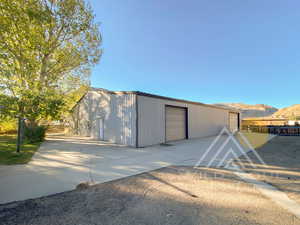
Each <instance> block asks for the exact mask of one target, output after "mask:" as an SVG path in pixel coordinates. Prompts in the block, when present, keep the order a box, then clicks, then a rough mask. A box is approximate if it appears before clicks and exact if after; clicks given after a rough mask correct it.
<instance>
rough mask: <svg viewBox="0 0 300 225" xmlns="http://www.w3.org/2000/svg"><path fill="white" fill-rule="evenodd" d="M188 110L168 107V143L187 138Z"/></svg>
mask: <svg viewBox="0 0 300 225" xmlns="http://www.w3.org/2000/svg"><path fill="white" fill-rule="evenodd" d="M186 120H187V119H186V108H179V107H173V106H166V141H176V140H182V139H185V138H186Z"/></svg>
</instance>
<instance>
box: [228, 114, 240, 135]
mask: <svg viewBox="0 0 300 225" xmlns="http://www.w3.org/2000/svg"><path fill="white" fill-rule="evenodd" d="M229 129H230V131H231V132H232V133H234V132H236V131H238V130H239V115H238V113H229Z"/></svg>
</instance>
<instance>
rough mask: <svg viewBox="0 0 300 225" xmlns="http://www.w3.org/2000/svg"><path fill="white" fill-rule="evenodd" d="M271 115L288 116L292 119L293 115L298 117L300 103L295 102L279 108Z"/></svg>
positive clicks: (299, 115)
mask: <svg viewBox="0 0 300 225" xmlns="http://www.w3.org/2000/svg"><path fill="white" fill-rule="evenodd" d="M272 117H275V118H282V117H283V118H288V119H294V117H300V104H295V105H292V106H289V107H286V108H282V109H279V110H278V111H277V112H275V113H274V114H273V115H272Z"/></svg>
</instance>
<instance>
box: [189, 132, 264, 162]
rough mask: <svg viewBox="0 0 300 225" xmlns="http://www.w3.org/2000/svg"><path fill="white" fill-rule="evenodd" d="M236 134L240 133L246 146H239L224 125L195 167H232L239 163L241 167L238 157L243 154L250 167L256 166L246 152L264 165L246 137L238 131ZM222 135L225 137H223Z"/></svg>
mask: <svg viewBox="0 0 300 225" xmlns="http://www.w3.org/2000/svg"><path fill="white" fill-rule="evenodd" d="M238 135H240V137H241V138H242V141H243V142H244V143H245V144H246V148H245V147H243V146H241V144H240V143H239V142H238V141H237V139H236V138H235V136H234V135H233V134H232V133H231V132H230V131H229V130H228V129H227V128H226V127H224V128H223V129H222V130H221V132H220V133H219V135H218V136H217V137H216V138H215V139H214V140H213V142H212V143H211V144H210V146H209V147H208V148H207V149H206V151H205V152H204V154H203V155H202V156H201V158H200V159H199V160H198V162H197V163H196V164H195V167H198V166H204V167H216V168H218V167H222V168H232V167H236V166H237V164H239V166H240V167H242V168H243V163H241V160H240V157H241V156H244V157H245V159H246V161H247V163H248V164H249V165H250V166H251V167H252V168H256V164H255V163H253V161H252V160H251V159H250V158H249V156H248V154H247V153H249V152H252V153H253V154H254V156H255V157H256V159H257V161H258V162H259V163H260V164H263V165H265V162H264V161H263V159H262V158H261V157H260V156H259V155H258V153H257V152H256V151H255V149H254V148H253V147H252V145H251V144H250V143H249V141H248V140H247V138H246V137H245V136H244V135H243V134H242V133H241V132H239V133H238ZM224 137H226V138H225V139H224Z"/></svg>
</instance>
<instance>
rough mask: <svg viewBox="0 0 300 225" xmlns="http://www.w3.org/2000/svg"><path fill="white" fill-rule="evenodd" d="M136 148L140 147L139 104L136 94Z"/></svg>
mask: <svg viewBox="0 0 300 225" xmlns="http://www.w3.org/2000/svg"><path fill="white" fill-rule="evenodd" d="M135 114H136V118H135V147H136V148H138V147H139V104H138V95H137V94H135Z"/></svg>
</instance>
